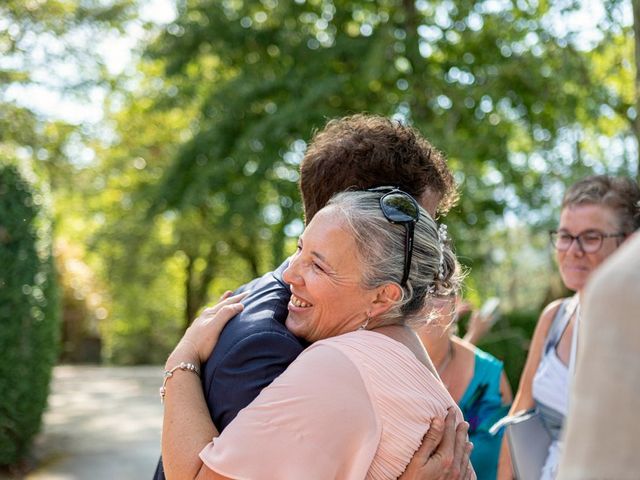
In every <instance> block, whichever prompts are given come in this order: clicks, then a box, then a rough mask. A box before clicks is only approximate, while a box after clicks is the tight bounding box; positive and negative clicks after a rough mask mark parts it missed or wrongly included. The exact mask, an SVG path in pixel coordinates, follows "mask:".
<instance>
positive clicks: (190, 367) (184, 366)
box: [160, 362, 200, 403]
mask: <svg viewBox="0 0 640 480" xmlns="http://www.w3.org/2000/svg"><path fill="white" fill-rule="evenodd" d="M176 370H186V371H188V372H193V373H195V374H196V375H197V376H198V377H199V376H200V370H199V369H198V367H197V366H196V365H194V364H193V363H190V362H180V364H179V365H176V366H175V367H173V368H172V369H171V370H165V371H164V375H163V377H164V380H163V381H162V386H161V387H160V403H164V397H165V395H166V394H167V387H166V386H167V381H168V380H169V379H170V378H171V377H173V372H175V371H176Z"/></svg>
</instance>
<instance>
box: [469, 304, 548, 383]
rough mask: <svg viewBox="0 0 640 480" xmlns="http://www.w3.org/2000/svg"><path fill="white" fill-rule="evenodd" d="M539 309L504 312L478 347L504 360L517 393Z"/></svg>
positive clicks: (505, 369)
mask: <svg viewBox="0 0 640 480" xmlns="http://www.w3.org/2000/svg"><path fill="white" fill-rule="evenodd" d="M539 315H540V312H539V311H512V312H509V313H505V314H502V315H501V316H500V319H499V320H498V322H497V323H496V325H495V326H494V327H493V329H492V330H491V331H490V332H489V333H488V334H487V335H486V336H485V337H484V338H482V339H481V340H480V341H479V342H478V347H479V348H481V349H482V350H484V351H486V352H489V353H490V354H492V355H493V356H495V357H496V358H499V359H500V360H502V361H503V362H504V371H505V373H506V375H507V378H508V379H509V383H510V384H511V388H512V390H513V393H514V395H515V392H516V391H517V389H518V384H519V382H520V375H522V369H523V368H524V364H525V361H526V360H527V354H528V352H529V345H530V343H531V337H533V331H534V329H535V327H536V323H537V322H538V316H539Z"/></svg>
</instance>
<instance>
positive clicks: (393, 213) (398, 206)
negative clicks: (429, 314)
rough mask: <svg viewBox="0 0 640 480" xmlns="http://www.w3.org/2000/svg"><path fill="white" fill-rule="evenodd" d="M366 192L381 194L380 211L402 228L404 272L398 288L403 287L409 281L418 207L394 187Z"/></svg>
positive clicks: (408, 196) (411, 198) (377, 188)
mask: <svg viewBox="0 0 640 480" xmlns="http://www.w3.org/2000/svg"><path fill="white" fill-rule="evenodd" d="M367 191H369V192H377V193H382V194H383V195H382V196H381V197H380V209H381V210H382V213H383V214H384V216H385V218H386V219H387V220H389V222H391V223H395V224H398V225H402V226H403V227H404V231H405V236H404V270H403V273H402V281H401V282H400V286H401V287H404V286H405V285H406V283H407V280H408V279H409V272H410V270H411V257H412V255H413V229H414V226H415V224H416V222H417V221H418V219H419V218H420V207H419V206H418V202H416V200H415V198H413V197H412V196H411V195H409V194H408V193H407V192H404V191H402V190H400V189H399V188H396V187H375V188H370V189H368V190H367Z"/></svg>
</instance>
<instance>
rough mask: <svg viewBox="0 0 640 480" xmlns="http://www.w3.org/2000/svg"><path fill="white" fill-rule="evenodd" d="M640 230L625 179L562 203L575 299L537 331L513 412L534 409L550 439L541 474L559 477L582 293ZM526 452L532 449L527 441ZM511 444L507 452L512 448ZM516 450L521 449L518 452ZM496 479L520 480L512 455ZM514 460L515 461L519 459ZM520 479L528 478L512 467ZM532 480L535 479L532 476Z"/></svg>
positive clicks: (602, 182) (562, 248)
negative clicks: (629, 238)
mask: <svg viewBox="0 0 640 480" xmlns="http://www.w3.org/2000/svg"><path fill="white" fill-rule="evenodd" d="M638 228H640V188H639V187H638V184H637V183H636V182H635V181H633V180H631V179H630V178H625V177H610V176H606V175H595V176H591V177H587V178H584V179H583V180H580V181H579V182H577V183H575V184H573V185H572V186H571V187H569V188H568V189H567V191H566V193H565V195H564V198H563V201H562V209H561V211H560V224H559V226H558V229H557V230H552V231H551V232H550V238H551V244H552V246H553V247H554V248H555V253H556V262H557V264H558V268H559V270H560V276H561V277H562V281H563V283H564V284H565V286H566V287H567V288H568V289H569V290H573V291H575V292H576V293H575V295H574V296H572V297H569V298H563V299H559V300H555V301H554V302H552V303H550V304H549V305H547V307H546V308H545V309H544V310H543V312H542V313H541V315H540V319H539V320H538V324H537V326H536V329H535V332H534V334H533V338H532V340H531V347H530V349H529V354H528V356H527V361H526V363H525V366H524V370H523V372H522V376H521V377H520V385H519V387H518V393H517V394H516V397H515V400H514V402H513V404H512V406H511V411H510V413H511V414H515V413H517V412H520V411H523V410H529V409H533V408H535V409H536V411H537V412H538V414H539V415H540V416H541V417H542V420H543V424H544V426H545V428H546V429H547V430H548V433H549V436H550V439H551V441H550V445H549V447H548V449H547V447H546V446H545V445H543V446H542V448H543V450H546V451H547V455H546V458H545V460H544V463H543V465H542V466H541V471H540V473H539V474H537V472H534V473H535V478H541V479H544V480H549V479H553V478H555V477H556V473H557V468H558V459H559V456H560V452H561V440H560V439H561V435H560V433H561V430H562V427H563V423H564V418H565V416H566V414H567V411H568V407H569V385H570V382H571V380H572V375H573V372H574V365H575V355H576V351H577V344H578V327H577V326H578V322H579V319H580V306H581V303H582V298H581V296H582V292H583V290H584V288H585V286H586V285H587V282H588V280H589V279H590V277H591V275H592V274H593V272H594V271H596V270H597V269H598V267H599V266H600V265H601V264H602V263H603V262H604V261H605V260H606V259H607V258H608V257H609V256H610V255H611V254H612V253H613V252H615V251H616V249H617V248H618V247H619V246H620V245H621V244H622V243H623V242H624V241H625V240H626V239H627V238H628V237H629V236H630V235H631V234H632V233H633V232H634V231H635V230H637V229H638ZM526 443H527V445H525V446H524V447H525V448H524V451H525V452H529V451H530V450H531V448H532V446H531V440H530V439H527V442H526ZM506 448H507V447H506V445H505V449H506ZM513 448H514V449H516V448H517V445H514V446H513ZM503 452H504V453H503V455H505V457H504V460H505V461H503V462H501V464H500V467H501V469H500V471H499V474H498V478H499V479H500V480H504V479H511V478H513V476H514V472H513V469H512V468H511V463H512V462H511V461H512V460H514V459H512V458H511V456H510V455H507V454H506V450H504V449H503ZM514 457H515V456H514ZM513 463H514V464H515V465H514V467H515V468H514V469H515V470H516V472H515V473H519V475H517V476H519V477H522V476H523V473H522V472H517V470H518V469H519V468H520V467H519V466H518V464H517V462H515V461H514V462H513ZM532 478H533V477H532Z"/></svg>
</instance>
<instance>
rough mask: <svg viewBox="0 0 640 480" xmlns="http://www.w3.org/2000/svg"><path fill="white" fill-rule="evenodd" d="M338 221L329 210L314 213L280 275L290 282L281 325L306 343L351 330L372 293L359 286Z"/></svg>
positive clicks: (354, 256) (351, 245) (349, 243)
mask: <svg viewBox="0 0 640 480" xmlns="http://www.w3.org/2000/svg"><path fill="white" fill-rule="evenodd" d="M343 222H344V220H343V218H342V217H341V216H340V215H339V214H338V213H337V211H336V209H335V208H332V207H329V208H325V209H323V210H321V211H320V212H318V213H317V214H316V215H315V216H314V217H313V219H312V220H311V222H310V223H309V225H308V226H307V228H306V229H305V231H304V233H303V234H302V236H301V237H300V240H299V241H298V250H297V252H296V254H295V255H294V256H293V257H292V258H291V260H290V263H289V266H288V267H287V269H286V270H285V271H284V273H283V276H282V278H283V280H284V281H285V282H287V283H288V284H289V285H290V286H291V299H290V301H289V305H288V308H289V315H288V317H287V320H286V326H287V328H288V329H289V330H290V331H291V332H292V333H293V334H294V335H296V336H298V337H301V338H304V339H305V340H307V341H309V342H315V341H317V340H322V339H324V338H329V337H333V336H336V335H340V334H342V333H347V332H351V331H354V330H357V329H358V327H360V326H361V325H362V324H364V323H365V322H366V321H367V317H368V314H369V312H370V307H371V303H372V302H373V300H374V299H375V297H376V291H375V290H366V289H364V288H362V287H361V279H362V272H363V265H362V263H361V260H360V255H359V254H358V251H357V247H356V243H355V240H354V238H353V236H352V234H351V233H350V232H349V231H348V230H347V229H346V228H345V227H344V223H343Z"/></svg>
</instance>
